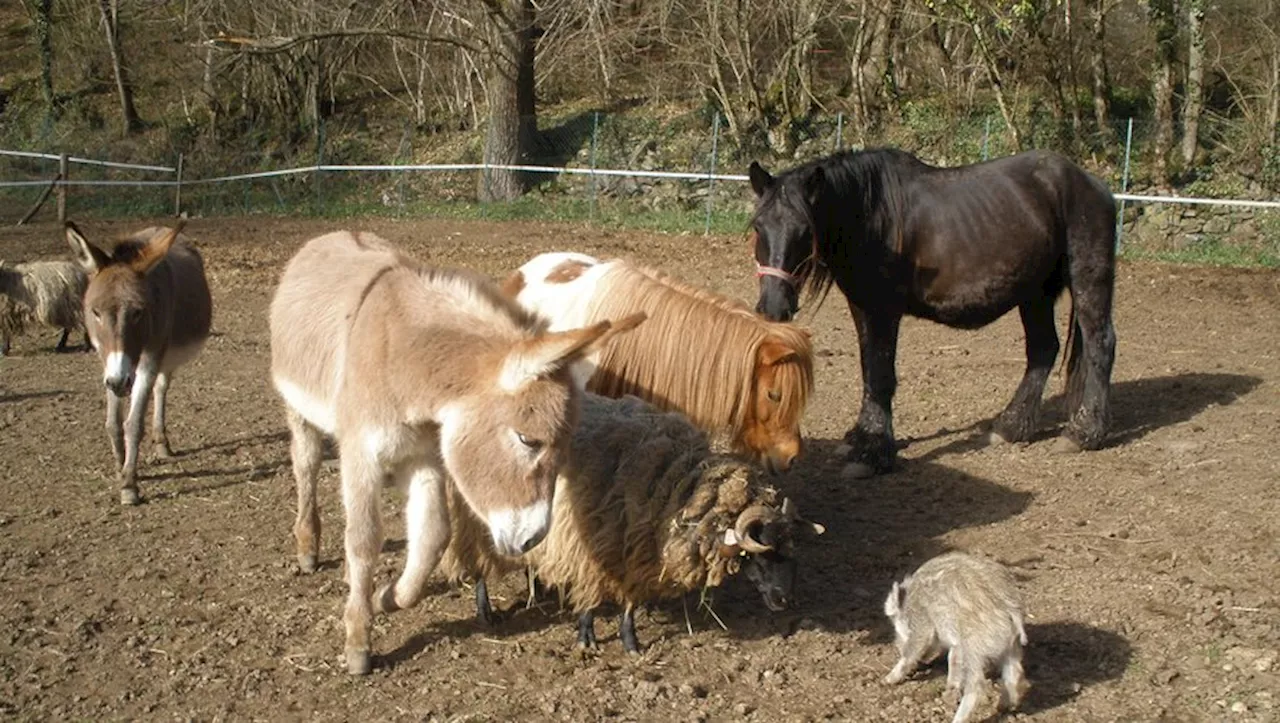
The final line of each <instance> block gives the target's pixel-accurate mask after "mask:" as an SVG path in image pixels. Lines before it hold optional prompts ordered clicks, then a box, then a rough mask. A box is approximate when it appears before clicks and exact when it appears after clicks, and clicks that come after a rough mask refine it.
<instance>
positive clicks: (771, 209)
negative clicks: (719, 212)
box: [748, 161, 824, 321]
mask: <svg viewBox="0 0 1280 723" xmlns="http://www.w3.org/2000/svg"><path fill="white" fill-rule="evenodd" d="M748 173H749V175H750V177H751V190H753V191H754V192H755V194H756V210H755V215H754V216H753V218H752V227H753V233H752V236H753V237H754V239H755V248H754V253H755V260H756V276H757V278H759V279H760V299H759V301H758V302H757V303H756V312H757V313H759V314H763V315H764V316H765V317H767V318H769V319H771V320H773V321H790V320H791V318H792V317H794V316H795V315H796V312H798V311H799V310H800V289H801V287H802V286H804V285H805V283H806V282H807V281H809V277H810V275H811V274H812V273H813V271H814V270H815V266H816V263H817V258H816V255H817V233H818V231H817V228H816V226H815V224H814V214H813V206H814V204H815V203H816V202H817V199H818V194H819V193H820V192H821V190H822V186H823V181H824V176H823V171H822V168H821V167H819V166H801V167H800V168H797V169H795V170H792V171H788V172H786V173H783V174H781V175H779V176H777V177H775V176H773V175H771V174H770V173H769V172H768V171H766V170H765V169H764V168H763V167H762V166H761V165H760V164H759V163H758V162H756V161H752V162H751V167H750V169H749V170H748Z"/></svg>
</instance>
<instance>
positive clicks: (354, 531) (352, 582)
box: [338, 443, 382, 675]
mask: <svg viewBox="0 0 1280 723" xmlns="http://www.w3.org/2000/svg"><path fill="white" fill-rule="evenodd" d="M338 456H339V458H340V459H341V466H342V507H343V509H344V511H345V512H346V517H347V530H346V540H345V547H346V554H347V587H348V593H347V606H346V610H345V611H344V612H343V615H342V622H343V623H344V624H345V626H346V632H347V638H346V648H345V651H344V652H345V654H346V659H347V672H348V673H350V674H352V675H367V674H368V673H369V671H370V670H371V669H372V668H373V660H372V656H371V654H370V646H369V637H370V634H371V633H372V632H373V573H374V571H375V570H376V569H377V566H378V553H380V552H381V551H382V494H381V486H382V475H381V473H380V472H379V471H378V468H377V464H376V462H375V461H374V460H373V459H370V458H367V457H366V456H365V451H364V449H363V445H361V444H359V443H349V444H343V445H342V446H341V449H340V450H339V452H338Z"/></svg>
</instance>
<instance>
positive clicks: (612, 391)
mask: <svg viewBox="0 0 1280 723" xmlns="http://www.w3.org/2000/svg"><path fill="white" fill-rule="evenodd" d="M613 263H614V267H613V268H612V269H610V270H609V271H608V272H607V273H606V274H604V275H603V276H602V277H601V279H600V282H599V287H598V288H597V290H596V293H595V295H594V298H593V299H592V301H591V304H590V307H589V310H588V317H589V319H591V320H593V321H594V320H596V319H609V318H618V317H620V316H624V315H626V314H630V313H633V312H636V311H645V312H647V313H648V315H649V320H648V321H647V322H645V323H644V324H641V325H640V326H639V327H637V328H636V329H635V330H634V331H632V332H631V333H629V334H625V335H622V336H619V337H618V338H616V339H613V340H611V341H610V342H609V343H608V344H607V345H606V346H605V347H604V349H603V351H602V352H601V355H600V361H599V369H598V371H597V372H596V374H595V376H593V377H592V379H591V382H590V383H589V385H588V388H589V389H590V390H591V391H593V392H596V393H598V394H603V395H605V396H610V397H618V396H622V395H624V394H634V395H636V396H638V397H641V398H643V399H646V400H648V401H650V402H652V403H654V404H656V405H658V406H660V407H662V408H665V409H671V410H678V411H680V412H683V413H684V414H686V415H687V416H688V417H689V418H690V419H691V420H693V422H694V423H695V424H697V425H698V426H699V427H702V428H703V429H706V430H709V431H719V432H728V433H729V434H731V435H732V437H733V440H734V443H735V445H736V446H738V447H739V448H741V447H742V437H743V434H744V433H745V431H746V429H745V426H746V422H747V420H748V419H749V418H750V414H751V411H752V410H751V409H750V404H751V401H752V388H753V385H754V384H755V378H756V362H757V357H758V352H759V349H760V345H761V344H762V343H764V342H765V341H766V340H770V339H771V340H775V341H777V342H779V343H781V344H783V345H785V346H786V347H787V348H789V349H791V350H794V351H795V353H796V356H797V358H796V360H795V361H794V362H792V363H786V364H779V365H778V366H777V367H776V370H777V372H776V373H777V377H776V378H777V382H778V390H779V392H780V393H781V395H782V399H781V401H780V403H779V410H778V412H779V419H782V420H786V421H787V422H788V423H796V422H797V421H798V418H799V416H800V415H801V414H802V413H803V411H804V408H805V404H806V403H807V402H808V398H809V394H810V392H811V391H812V389H813V353H812V352H813V348H812V343H811V342H810V339H809V335H808V334H807V333H805V332H804V331H803V330H802V329H800V328H797V327H795V326H793V325H790V324H783V323H777V322H771V321H768V320H766V319H764V318H762V317H760V316H757V315H756V314H754V313H753V312H752V311H751V310H750V309H749V308H748V307H747V306H746V305H745V304H743V303H742V302H740V301H737V300H734V299H729V298H726V297H723V296H719V295H716V294H713V293H711V292H708V291H705V290H702V289H697V288H694V287H692V286H689V285H687V284H685V283H683V282H680V281H678V280H676V279H674V278H672V277H670V276H668V275H666V274H664V273H662V272H659V271H656V270H653V269H647V268H643V267H637V266H632V265H630V264H628V263H626V262H622V261H615V262H613Z"/></svg>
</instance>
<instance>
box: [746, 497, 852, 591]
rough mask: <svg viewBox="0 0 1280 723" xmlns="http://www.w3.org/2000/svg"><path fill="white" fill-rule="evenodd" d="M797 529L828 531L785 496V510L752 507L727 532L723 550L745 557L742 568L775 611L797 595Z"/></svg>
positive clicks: (783, 505)
mask: <svg viewBox="0 0 1280 723" xmlns="http://www.w3.org/2000/svg"><path fill="white" fill-rule="evenodd" d="M797 528H799V529H806V528H807V529H810V530H812V531H813V532H814V533H815V534H819V535H820V534H822V533H823V532H825V531H826V529H825V528H824V527H823V526H822V525H819V524H817V523H814V522H810V521H808V520H805V519H803V518H801V517H800V516H799V515H798V514H797V512H796V509H795V505H794V504H793V503H792V502H791V500H790V499H783V501H782V506H781V509H779V508H776V507H773V506H769V505H759V504H758V505H754V506H752V507H748V508H747V509H746V510H743V512H742V514H741V515H739V516H738V520H737V523H736V524H735V525H734V527H733V528H732V529H729V530H725V533H724V538H723V541H724V547H723V548H722V549H723V551H724V552H725V554H729V555H739V556H741V558H742V561H741V563H740V567H739V571H740V572H742V573H743V574H745V575H746V576H747V579H748V580H750V581H751V582H752V583H753V584H754V585H755V586H756V590H757V591H759V592H760V595H761V597H763V598H764V604H765V606H766V607H768V608H769V609H770V610H772V611H774V612H779V611H782V610H786V609H787V608H788V607H789V606H790V605H791V601H792V599H793V597H794V595H793V593H794V590H795V581H796V560H795V558H794V557H793V555H792V542H791V537H792V533H793V531H794V530H796V529H797Z"/></svg>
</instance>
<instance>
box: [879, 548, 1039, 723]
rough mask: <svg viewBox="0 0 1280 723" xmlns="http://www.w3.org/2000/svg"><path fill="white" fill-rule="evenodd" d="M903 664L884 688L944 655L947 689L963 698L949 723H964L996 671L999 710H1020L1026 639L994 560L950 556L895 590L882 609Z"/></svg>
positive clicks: (1009, 581)
mask: <svg viewBox="0 0 1280 723" xmlns="http://www.w3.org/2000/svg"><path fill="white" fill-rule="evenodd" d="M884 613H885V615H887V616H888V617H889V620H890V621H891V622H892V623H893V628H894V632H895V634H896V637H897V645H898V652H899V654H900V656H901V657H900V658H899V659H898V663H897V665H895V666H893V670H892V671H890V672H889V674H888V675H887V676H885V682H886V683H890V684H895V683H900V682H902V680H903V679H904V678H906V676H907V675H908V674H909V673H910V672H911V671H912V670H913V669H915V667H916V666H917V665H918V664H920V663H921V662H929V661H932V660H934V659H936V658H937V657H938V656H939V655H941V654H942V652H943V651H948V652H947V688H948V690H962V691H963V693H964V695H963V697H962V698H961V699H960V707H959V708H957V709H956V714H955V717H954V718H952V723H964V721H967V720H969V717H970V716H971V715H972V714H973V709H974V707H975V706H976V705H977V704H978V701H979V699H980V698H981V696H982V687H983V683H984V681H985V679H986V674H987V670H988V669H989V668H993V667H997V666H998V667H999V668H1000V677H1001V686H1002V689H1001V692H1000V707H1001V708H1002V709H1006V710H1012V709H1014V708H1017V707H1018V703H1019V702H1020V701H1021V699H1022V696H1023V694H1024V693H1025V692H1026V689H1027V683H1026V681H1025V680H1024V679H1023V677H1022V646H1024V645H1026V644H1027V633H1026V630H1025V629H1024V628H1023V623H1022V602H1021V601H1020V599H1019V597H1018V591H1017V589H1016V588H1015V587H1014V583H1013V576H1012V575H1010V574H1009V571H1008V570H1006V569H1005V568H1004V567H1003V566H1002V565H1000V564H999V563H998V562H995V561H993V560H989V559H987V558H984V557H979V556H976V555H970V554H968V553H965V552H948V553H946V554H943V555H939V556H937V557H935V558H933V559H932V560H929V561H928V562H926V563H924V564H923V565H921V566H920V567H919V569H917V570H916V571H915V572H914V573H912V574H910V575H907V577H906V578H905V579H904V580H903V581H902V582H901V583H897V582H895V583H894V584H893V589H892V590H891V591H890V592H889V597H888V598H887V599H886V600H885V601H884Z"/></svg>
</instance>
